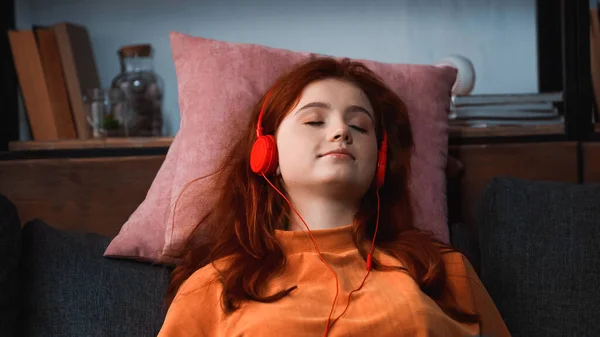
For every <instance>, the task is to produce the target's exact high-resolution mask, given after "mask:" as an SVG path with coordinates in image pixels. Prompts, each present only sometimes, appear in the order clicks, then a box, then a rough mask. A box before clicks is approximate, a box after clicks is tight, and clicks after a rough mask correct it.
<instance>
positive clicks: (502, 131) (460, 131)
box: [449, 124, 565, 139]
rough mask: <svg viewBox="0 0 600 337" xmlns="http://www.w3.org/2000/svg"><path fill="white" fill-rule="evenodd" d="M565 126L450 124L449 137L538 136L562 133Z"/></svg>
mask: <svg viewBox="0 0 600 337" xmlns="http://www.w3.org/2000/svg"><path fill="white" fill-rule="evenodd" d="M564 132H565V127H564V125H562V124H556V125H525V126H492V127H468V126H450V132H449V133H450V138H451V139H457V138H482V137H507V136H538V135H560V134H564Z"/></svg>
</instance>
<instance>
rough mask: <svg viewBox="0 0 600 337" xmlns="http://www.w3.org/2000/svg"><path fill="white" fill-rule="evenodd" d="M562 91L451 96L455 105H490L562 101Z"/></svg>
mask: <svg viewBox="0 0 600 337" xmlns="http://www.w3.org/2000/svg"><path fill="white" fill-rule="evenodd" d="M562 100H563V93H562V92H550V93H531V94H483V95H468V96H453V97H452V104H453V105H454V106H456V107H458V106H466V105H492V104H498V105H502V104H511V103H535V102H552V103H557V102H562Z"/></svg>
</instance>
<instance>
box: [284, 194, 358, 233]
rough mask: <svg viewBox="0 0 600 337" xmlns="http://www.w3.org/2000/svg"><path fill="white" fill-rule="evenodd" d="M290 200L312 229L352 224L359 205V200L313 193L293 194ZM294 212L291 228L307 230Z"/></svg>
mask: <svg viewBox="0 0 600 337" xmlns="http://www.w3.org/2000/svg"><path fill="white" fill-rule="evenodd" d="M290 201H291V203H292V205H294V207H295V208H296V210H297V211H298V213H300V215H301V216H302V218H303V219H304V221H306V225H307V226H308V228H309V229H311V230H317V229H331V228H338V227H342V226H346V225H349V224H351V223H352V222H353V221H354V216H355V215H356V212H357V211H358V205H359V203H358V202H357V201H353V200H348V199H339V198H331V196H315V194H312V193H311V194H304V193H296V194H292V195H290ZM292 214H293V220H292V223H291V224H290V230H306V226H305V225H304V223H303V222H302V220H301V219H300V218H299V217H298V216H297V215H296V214H295V213H292Z"/></svg>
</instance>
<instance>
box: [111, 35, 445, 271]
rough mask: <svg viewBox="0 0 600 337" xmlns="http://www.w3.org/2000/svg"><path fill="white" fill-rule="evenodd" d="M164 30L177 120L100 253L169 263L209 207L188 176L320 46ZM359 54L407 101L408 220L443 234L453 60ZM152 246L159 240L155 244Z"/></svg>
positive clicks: (213, 160) (203, 189)
mask: <svg viewBox="0 0 600 337" xmlns="http://www.w3.org/2000/svg"><path fill="white" fill-rule="evenodd" d="M170 38H171V46H172V53H173V58H174V62H175V68H176V72H177V80H178V90H179V106H180V111H181V125H180V130H179V132H178V133H177V135H176V136H175V140H174V142H173V144H172V146H171V147H170V149H169V153H168V154H167V158H166V159H165V162H164V163H163V166H162V167H161V169H160V170H159V172H158V174H157V176H156V178H155V180H154V182H153V184H152V187H151V188H150V190H149V192H148V195H147V197H146V199H145V200H144V202H143V203H142V204H141V205H140V206H139V207H138V209H137V210H136V211H135V212H134V213H133V214H132V215H131V217H130V218H129V220H128V221H127V222H126V223H125V224H124V226H123V228H122V229H121V232H120V233H119V235H118V236H117V237H116V238H115V239H114V240H113V242H111V244H110V246H109V247H108V249H107V251H106V253H105V255H106V256H113V257H131V258H137V259H143V260H152V261H161V262H167V263H176V261H177V256H176V252H177V247H178V245H179V244H180V243H181V242H182V240H183V239H184V238H185V237H186V235H187V234H188V233H189V230H190V229H191V227H192V226H193V225H195V224H196V223H197V222H198V221H199V219H200V218H201V217H202V216H203V215H204V214H206V212H207V211H208V210H209V209H210V207H211V206H212V203H213V201H214V197H215V195H216V186H213V184H212V181H211V179H209V178H205V179H199V180H197V181H195V182H193V183H191V184H188V183H190V182H191V181H192V180H194V179H197V178H199V177H203V176H206V175H208V174H209V173H211V172H213V171H214V170H215V169H216V167H217V165H218V164H219V163H220V160H221V158H223V156H224V154H225V153H226V152H227V150H228V149H229V148H230V146H232V145H233V142H234V141H235V140H236V139H237V138H238V135H239V134H240V132H242V130H243V129H244V128H245V126H246V125H247V123H248V122H249V109H250V107H251V106H252V105H254V104H255V103H256V102H257V101H258V100H259V99H260V96H261V95H262V94H263V93H264V92H265V91H266V90H268V88H269V87H270V86H271V85H273V82H274V81H275V79H276V78H277V77H278V76H279V75H281V74H282V73H284V72H285V71H287V70H289V69H291V68H292V67H293V66H294V65H296V64H297V63H299V62H302V61H307V60H309V59H310V58H311V57H316V56H319V55H317V54H311V53H300V52H294V51H289V50H283V49H277V48H270V47H266V46H260V45H254V44H243V43H231V42H223V41H217V40H211V39H205V38H201V37H193V36H189V35H186V34H182V33H175V32H173V33H171V35H170ZM357 61H361V62H363V63H364V64H365V65H366V66H367V67H369V68H370V69H371V70H372V71H374V72H375V73H376V74H377V75H378V76H379V77H380V78H381V79H382V80H383V81H384V82H385V83H386V84H387V85H388V87H390V88H391V89H392V90H393V91H394V92H396V93H397V94H398V95H399V96H400V97H401V98H402V100H403V101H404V103H405V104H406V106H407V108H408V111H409V115H410V120H411V123H412V128H413V134H414V142H415V151H414V155H413V157H412V162H411V164H412V176H411V191H412V193H413V201H414V205H413V209H414V210H415V220H416V224H415V225H416V226H417V227H418V228H420V229H423V230H428V231H431V232H432V233H433V234H434V235H435V236H436V237H437V238H439V239H441V240H442V241H445V242H448V241H449V234H448V227H447V224H446V194H445V188H446V185H445V172H444V171H445V168H446V158H447V150H448V143H447V141H448V122H447V115H448V110H449V104H450V92H451V88H452V85H453V83H454V81H455V79H456V70H455V69H454V68H449V67H436V66H430V65H410V64H386V63H380V62H375V61H370V60H357ZM186 184H187V186H186ZM184 187H185V189H184ZM221 187H222V188H226V186H221ZM148 232H152V233H153V234H152V236H150V237H149V236H148V235H147V233H148ZM160 232H163V233H164V237H163V238H161V239H159V238H158V237H157V236H158V234H159V233H160ZM157 248H162V249H163V250H162V254H159V253H157Z"/></svg>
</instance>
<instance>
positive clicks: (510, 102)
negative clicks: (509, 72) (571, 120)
mask: <svg viewBox="0 0 600 337" xmlns="http://www.w3.org/2000/svg"><path fill="white" fill-rule="evenodd" d="M562 102H563V95H562V92H551V93H534V94H488V95H470V96H455V97H452V104H451V108H450V125H452V126H470V127H491V126H508V125H511V126H527V125H555V124H562V123H563V122H564V118H563V116H562V114H561V106H562Z"/></svg>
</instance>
